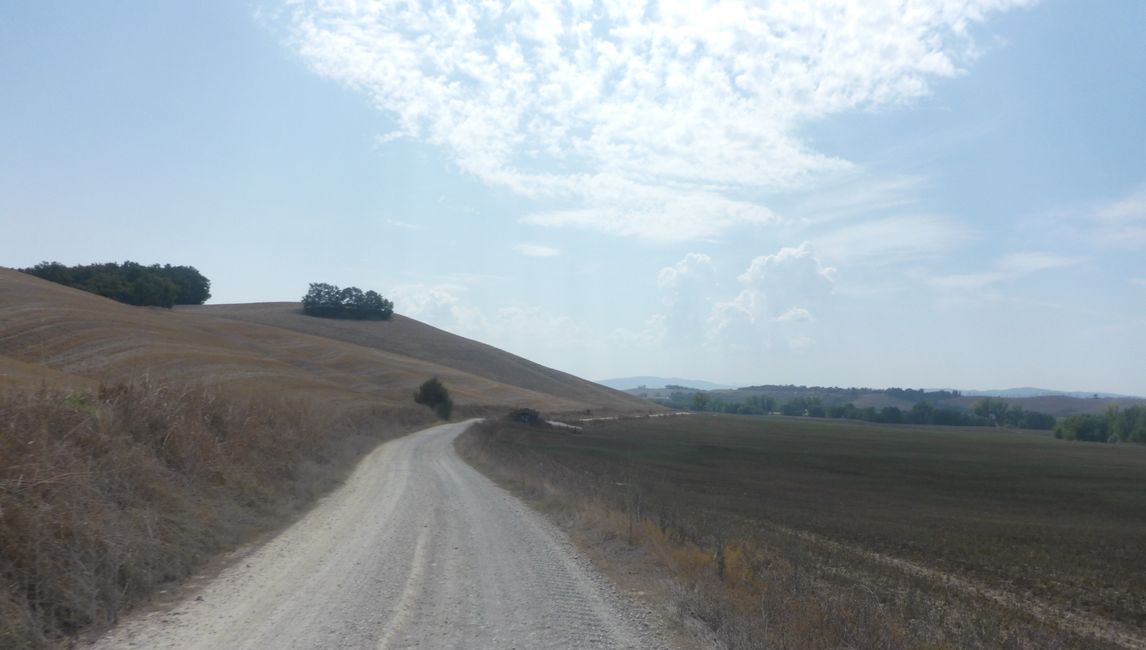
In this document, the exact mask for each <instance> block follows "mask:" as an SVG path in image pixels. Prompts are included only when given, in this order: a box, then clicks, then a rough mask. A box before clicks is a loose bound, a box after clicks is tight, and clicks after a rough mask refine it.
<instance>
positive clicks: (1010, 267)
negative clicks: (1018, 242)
mask: <svg viewBox="0 0 1146 650" xmlns="http://www.w3.org/2000/svg"><path fill="white" fill-rule="evenodd" d="M1079 261H1080V260H1079V258H1077V257H1066V256H1063V255H1055V254H1054V253H1038V252H1027V253H1012V254H1010V255H1006V256H1004V257H1003V259H1001V260H999V263H998V267H999V270H1000V271H1003V272H1005V273H1012V274H1026V273H1035V272H1037V271H1045V270H1047V269H1058V268H1062V267H1064V266H1073V265H1075V264H1077V263H1078V262H1079Z"/></svg>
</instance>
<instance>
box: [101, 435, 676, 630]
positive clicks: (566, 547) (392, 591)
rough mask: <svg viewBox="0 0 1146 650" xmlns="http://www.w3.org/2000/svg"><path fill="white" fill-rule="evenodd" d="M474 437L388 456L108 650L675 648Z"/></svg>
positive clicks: (412, 443) (395, 449)
mask: <svg viewBox="0 0 1146 650" xmlns="http://www.w3.org/2000/svg"><path fill="white" fill-rule="evenodd" d="M469 424H470V423H468V422H466V423H457V424H446V425H442V426H438V427H434V428H432V429H426V430H425V431H421V432H419V433H416V434H413V435H410V436H406V437H404V438H400V439H398V440H394V441H391V442H388V443H386V444H385V445H382V446H381V447H379V448H378V449H377V450H375V451H374V452H372V453H371V454H370V455H369V456H367V457H366V458H365V459H364V460H363V461H362V463H361V464H360V465H359V467H358V468H357V469H356V470H355V472H354V473H353V475H352V476H351V477H350V478H349V480H348V481H347V483H346V485H344V486H343V487H342V488H340V489H339V490H338V491H336V492H335V493H333V494H331V495H330V496H329V497H327V498H325V499H324V500H322V501H321V502H320V503H319V504H318V505H317V506H316V507H315V508H314V509H313V510H312V511H311V512H310V513H308V514H307V515H306V516H305V517H304V518H303V519H301V520H300V521H299V522H298V523H296V524H295V525H294V526H292V527H290V528H289V529H287V530H286V531H284V532H283V533H281V534H280V535H278V536H277V537H275V538H274V539H272V540H271V541H269V542H267V543H266V544H264V545H263V546H261V547H259V548H258V549H256V550H254V551H252V552H251V553H250V554H249V555H247V556H246V557H245V558H243V559H242V560H241V561H239V562H236V563H235V564H233V565H232V566H230V567H229V568H227V569H225V570H224V571H222V572H221V573H220V574H219V575H218V576H217V577H215V578H214V579H212V580H211V581H210V582H208V583H207V584H206V585H205V586H203V587H202V588H201V589H198V590H196V591H195V592H194V593H190V594H188V595H187V596H186V597H185V598H184V599H183V600H182V601H181V602H179V603H178V604H176V605H175V606H173V607H170V608H168V609H166V610H163V611H153V612H150V613H141V614H139V615H136V616H135V617H132V618H130V619H128V620H126V621H125V622H124V623H122V624H121V625H119V626H118V627H116V628H115V629H113V630H111V631H110V632H109V633H108V634H106V635H104V636H103V637H102V638H100V639H99V640H97V641H96V643H95V647H96V648H99V649H104V648H125V647H127V648H131V647H134V648H228V649H230V648H333V647H338V648H363V649H366V648H369V649H370V650H397V649H401V648H412V647H420V648H537V649H546V648H665V647H668V645H669V643H668V642H667V641H666V638H667V637H666V636H665V635H663V634H662V633H661V632H660V630H661V629H662V628H663V625H662V624H661V621H660V620H659V619H658V618H657V615H656V614H654V613H653V612H652V611H650V610H649V609H648V608H647V607H645V606H643V605H641V604H639V603H637V602H634V601H632V600H630V599H628V598H626V597H624V596H622V595H621V594H619V593H618V592H617V591H616V590H615V589H614V588H613V587H612V586H611V584H610V583H609V582H608V581H607V580H606V579H605V578H604V577H602V576H601V575H600V574H598V573H596V572H595V571H594V570H593V569H592V567H591V566H590V564H589V562H588V561H587V560H586V559H585V558H584V557H582V556H581V555H580V554H579V553H578V552H577V551H576V550H575V548H574V546H573V545H572V543H571V542H570V541H569V540H568V538H567V537H565V535H564V534H563V533H561V532H559V531H558V530H557V529H556V527H554V526H553V525H552V524H550V523H549V522H547V521H545V520H544V519H543V518H542V517H541V516H540V515H538V514H536V513H534V512H533V511H531V510H530V509H529V508H528V507H526V506H524V505H523V504H522V503H521V502H520V501H518V500H517V499H516V498H515V497H513V496H512V495H510V494H509V493H508V492H506V491H505V490H503V489H502V488H500V487H498V486H496V485H495V484H494V483H492V482H491V481H490V480H489V479H487V478H485V477H484V476H482V475H481V474H479V473H478V472H477V471H476V470H474V469H472V468H471V467H469V465H467V464H466V463H465V462H464V461H462V460H461V459H460V458H459V457H458V456H457V454H456V453H455V452H454V449H453V444H452V443H453V440H454V438H455V437H457V435H458V434H459V433H461V432H462V431H463V430H464V429H465V428H466V427H467V426H468V425H469Z"/></svg>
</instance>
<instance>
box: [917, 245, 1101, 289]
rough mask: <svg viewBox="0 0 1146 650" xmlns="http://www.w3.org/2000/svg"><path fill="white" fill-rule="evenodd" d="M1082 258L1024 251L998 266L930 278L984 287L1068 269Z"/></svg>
mask: <svg viewBox="0 0 1146 650" xmlns="http://www.w3.org/2000/svg"><path fill="white" fill-rule="evenodd" d="M1081 261H1083V260H1082V258H1079V257H1067V256H1064V255H1057V254H1054V253H1044V252H1035V251H1029V252H1022V253H1010V254H1008V255H1004V256H1003V257H1001V258H999V260H997V261H996V262H995V264H994V269H993V270H990V271H981V272H975V273H956V274H950V275H940V276H936V277H933V278H930V280H929V282H930V284H932V285H933V286H936V287H940V288H943V289H956V290H973V289H982V288H984V287H988V286H990V285H993V284H997V283H999V282H1003V281H1005V280H1013V279H1015V278H1020V277H1023V276H1026V275H1030V274H1032V273H1038V272H1040V271H1047V270H1051V269H1059V268H1065V267H1068V266H1074V265H1075V264H1078V263H1080V262H1081Z"/></svg>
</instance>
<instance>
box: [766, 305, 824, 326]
mask: <svg viewBox="0 0 1146 650" xmlns="http://www.w3.org/2000/svg"><path fill="white" fill-rule="evenodd" d="M815 320H816V319H815V318H814V317H813V316H812V312H810V311H808V310H807V309H804V308H803V307H791V308H789V309H788V310H787V311H785V312H784V313H783V314H780V315H779V316H777V317H776V322H778V323H800V322H806V323H812V322H815Z"/></svg>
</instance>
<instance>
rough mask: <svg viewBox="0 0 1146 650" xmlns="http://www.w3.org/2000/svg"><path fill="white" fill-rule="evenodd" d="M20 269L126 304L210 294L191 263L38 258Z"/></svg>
mask: <svg viewBox="0 0 1146 650" xmlns="http://www.w3.org/2000/svg"><path fill="white" fill-rule="evenodd" d="M19 270H20V271H23V272H24V273H28V274H29V275H34V276H36V277H38V278H43V279H45V280H50V281H52V282H56V283H59V284H63V285H66V286H69V287H72V288H74V289H81V290H83V291H88V292H90V293H94V294H96V295H100V296H103V297H105V298H111V299H112V300H118V301H119V302H123V303H127V304H129V305H140V306H155V307H168V308H170V307H172V306H174V305H201V304H203V303H204V302H206V301H207V299H208V298H210V297H211V281H210V280H208V279H207V278H205V277H203V274H202V273H199V271H198V270H196V269H195V267H193V266H172V265H170V264H164V265H163V266H160V265H158V264H152V265H151V266H144V265H142V264H138V263H136V262H124V263H123V264H116V263H115V262H108V263H104V264H82V265H78V266H66V265H64V264H60V263H59V262H41V263H39V264H37V265H36V266H33V267H32V268H30V269H19Z"/></svg>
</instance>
